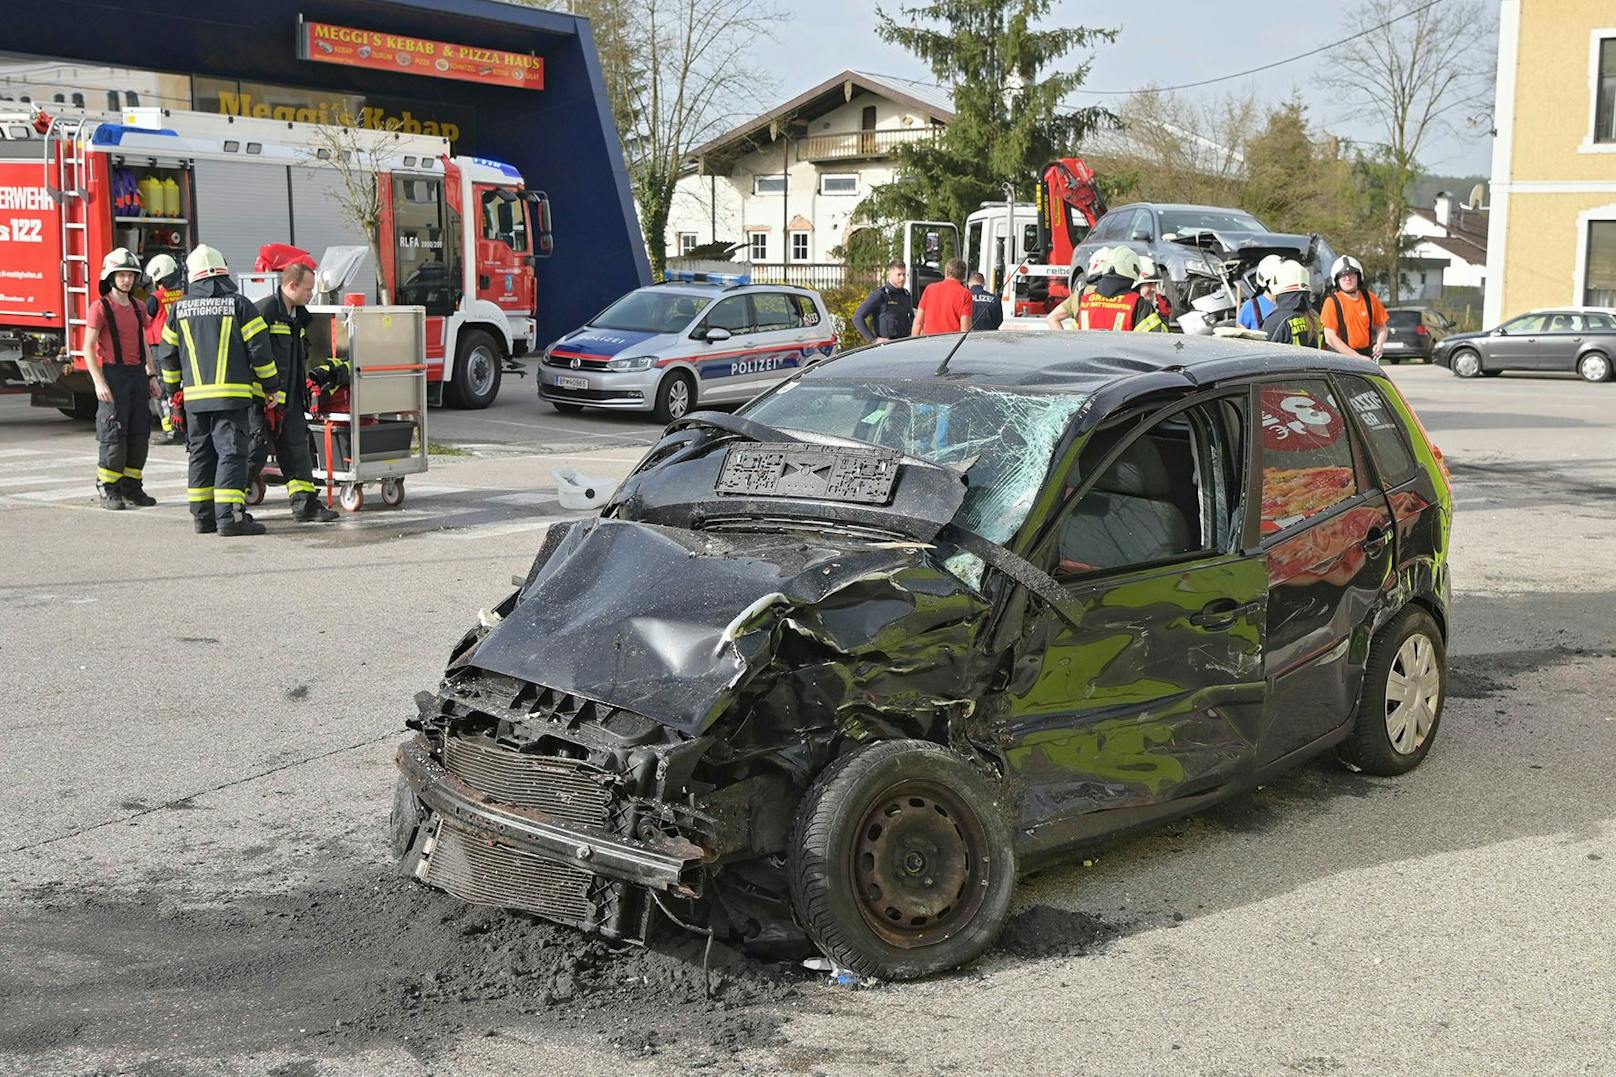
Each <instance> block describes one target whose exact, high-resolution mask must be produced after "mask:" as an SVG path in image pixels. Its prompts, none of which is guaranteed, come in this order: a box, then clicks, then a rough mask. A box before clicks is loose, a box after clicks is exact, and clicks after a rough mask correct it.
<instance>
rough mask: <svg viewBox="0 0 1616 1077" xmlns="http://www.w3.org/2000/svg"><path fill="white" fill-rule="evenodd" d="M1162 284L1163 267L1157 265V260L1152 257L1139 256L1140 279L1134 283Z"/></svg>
mask: <svg viewBox="0 0 1616 1077" xmlns="http://www.w3.org/2000/svg"><path fill="white" fill-rule="evenodd" d="M1161 282H1162V275H1161V266H1159V265H1157V264H1156V259H1154V258H1152V257H1151V256H1150V255H1148V254H1141V255H1140V256H1139V279H1138V280H1136V281H1134V283H1135V284H1160V283H1161Z"/></svg>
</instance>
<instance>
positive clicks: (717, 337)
mask: <svg viewBox="0 0 1616 1077" xmlns="http://www.w3.org/2000/svg"><path fill="white" fill-rule="evenodd" d="M697 332H698V333H700V334H701V339H702V340H705V341H706V342H707V343H709V344H717V343H718V342H719V341H723V340H728V339H729V330H728V329H725V328H724V327H723V326H721V325H709V326H708V327H707V328H705V329H698V330H697Z"/></svg>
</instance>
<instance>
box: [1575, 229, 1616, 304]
mask: <svg viewBox="0 0 1616 1077" xmlns="http://www.w3.org/2000/svg"><path fill="white" fill-rule="evenodd" d="M1587 264H1588V268H1587V273H1586V275H1585V276H1584V278H1583V288H1582V301H1583V303H1584V304H1586V305H1587V306H1590V307H1616V221H1589V222H1588V263H1587Z"/></svg>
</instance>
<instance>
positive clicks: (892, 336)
mask: <svg viewBox="0 0 1616 1077" xmlns="http://www.w3.org/2000/svg"><path fill="white" fill-rule="evenodd" d="M908 276H909V271H908V269H907V268H906V267H905V266H904V264H903V263H902V262H899V261H897V260H896V259H894V260H893V261H891V262H888V263H887V279H886V283H885V284H882V285H880V286H879V287H877V288H876V289H875V290H874V291H872V292H871V293H870V294H869V295H868V296H866V297H865V298H864V302H862V303H860V304H859V308H858V310H856V311H854V313H853V328H854V329H857V330H858V331H859V335H860V336H862V337H863V338H864V339H865V340H867V341H869V342H870V343H872V344H885V343H886V342H887V341H889V340H897V339H898V338H899V337H906V336H908V335H909V331H910V329H911V328H912V327H913V326H914V323H915V297H914V296H913V295H912V294H911V293H910V291H909V289H907V288H905V287H904V286H903V285H904V281H905V280H907V279H908ZM872 315H873V316H874V317H875V324H874V325H871V324H870V318H871V316H872Z"/></svg>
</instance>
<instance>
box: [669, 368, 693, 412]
mask: <svg viewBox="0 0 1616 1077" xmlns="http://www.w3.org/2000/svg"><path fill="white" fill-rule="evenodd" d="M689 410H690V387H689V386H688V385H686V384H685V380H684V379H683V378H675V379H673V384H672V385H669V386H668V414H669V415H671V416H673V417H674V418H675V419H683V418H684V417H685V412H687V411H689Z"/></svg>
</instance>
